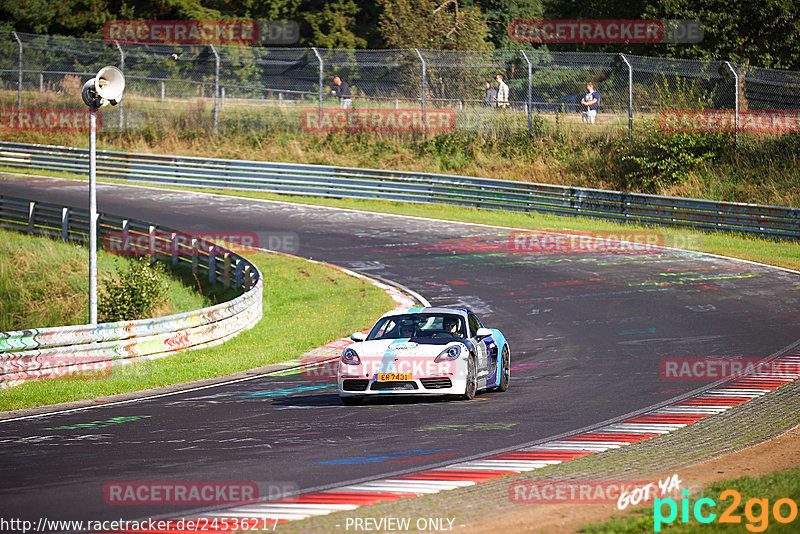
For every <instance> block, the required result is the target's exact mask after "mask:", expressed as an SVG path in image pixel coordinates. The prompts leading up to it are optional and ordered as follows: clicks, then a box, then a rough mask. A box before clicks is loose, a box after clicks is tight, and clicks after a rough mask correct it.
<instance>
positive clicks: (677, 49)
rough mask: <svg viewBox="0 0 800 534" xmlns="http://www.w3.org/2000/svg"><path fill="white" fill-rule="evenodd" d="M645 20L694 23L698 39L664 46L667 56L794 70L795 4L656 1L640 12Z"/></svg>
mask: <svg viewBox="0 0 800 534" xmlns="http://www.w3.org/2000/svg"><path fill="white" fill-rule="evenodd" d="M645 15H646V17H647V18H654V19H693V20H699V21H700V22H701V23H702V24H703V28H704V29H705V38H704V39H703V41H701V42H700V43H697V44H693V45H685V44H684V45H681V44H677V45H667V46H666V47H665V52H666V54H667V55H669V56H673V57H683V58H689V59H710V60H730V61H735V62H738V63H745V64H750V65H755V66H759V67H768V68H777V69H798V68H800V56H798V54H797V47H798V45H800V5H798V4H797V3H796V2H790V1H788V0H763V1H761V2H752V1H746V0H734V1H732V2H730V1H722V0H692V1H690V0H661V1H654V2H652V3H651V4H650V5H649V6H648V7H647V9H646V10H645Z"/></svg>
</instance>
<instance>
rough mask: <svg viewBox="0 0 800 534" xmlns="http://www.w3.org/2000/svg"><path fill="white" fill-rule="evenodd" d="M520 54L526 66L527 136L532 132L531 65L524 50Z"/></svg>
mask: <svg viewBox="0 0 800 534" xmlns="http://www.w3.org/2000/svg"><path fill="white" fill-rule="evenodd" d="M520 52H522V57H524V58H525V62H526V63H527V64H528V103H527V109H528V134H530V133H531V132H532V131H533V115H532V112H533V65H531V60H530V59H529V58H528V54H526V53H525V50H520Z"/></svg>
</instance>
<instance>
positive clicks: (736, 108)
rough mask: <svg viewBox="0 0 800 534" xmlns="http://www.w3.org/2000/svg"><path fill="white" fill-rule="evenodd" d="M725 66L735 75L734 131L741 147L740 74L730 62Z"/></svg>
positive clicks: (737, 144)
mask: <svg viewBox="0 0 800 534" xmlns="http://www.w3.org/2000/svg"><path fill="white" fill-rule="evenodd" d="M725 65H727V66H728V68H729V69H731V72H732V73H733V106H734V111H733V113H734V115H733V117H734V118H733V120H734V126H733V131H734V135H735V136H736V137H735V139H736V140H735V143H736V146H737V147H738V146H739V73H738V72H736V69H734V68H733V65H732V64H731V62H730V61H726V62H725Z"/></svg>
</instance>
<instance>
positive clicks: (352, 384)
mask: <svg viewBox="0 0 800 534" xmlns="http://www.w3.org/2000/svg"><path fill="white" fill-rule="evenodd" d="M368 385H369V380H367V379H360V380H353V379H345V380H343V381H342V389H343V390H344V391H366V390H367V386H368Z"/></svg>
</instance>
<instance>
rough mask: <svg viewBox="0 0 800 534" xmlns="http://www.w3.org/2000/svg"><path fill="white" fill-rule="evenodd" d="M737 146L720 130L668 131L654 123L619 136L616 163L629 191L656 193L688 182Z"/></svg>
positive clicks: (614, 155)
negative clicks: (630, 136)
mask: <svg viewBox="0 0 800 534" xmlns="http://www.w3.org/2000/svg"><path fill="white" fill-rule="evenodd" d="M732 148H733V142H732V139H731V136H730V135H728V134H717V133H664V132H660V131H658V130H656V129H655V128H653V127H650V128H647V129H645V132H642V133H639V134H638V136H637V137H634V141H633V143H629V142H628V141H623V140H617V141H615V146H614V150H613V157H614V163H615V166H616V167H617V171H618V172H619V173H620V174H621V176H622V177H623V184H622V185H623V186H624V188H625V189H627V190H629V191H641V192H643V193H653V192H656V191H658V190H659V189H661V188H664V187H670V186H673V185H678V184H681V183H683V182H685V181H686V180H687V179H688V178H689V176H690V175H691V173H692V172H693V171H694V170H695V169H697V168H698V167H700V166H701V165H703V164H705V163H706V162H709V161H712V160H714V159H716V158H718V157H720V156H722V155H724V154H726V153H728V152H729V151H730V150H731V149H732Z"/></svg>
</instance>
